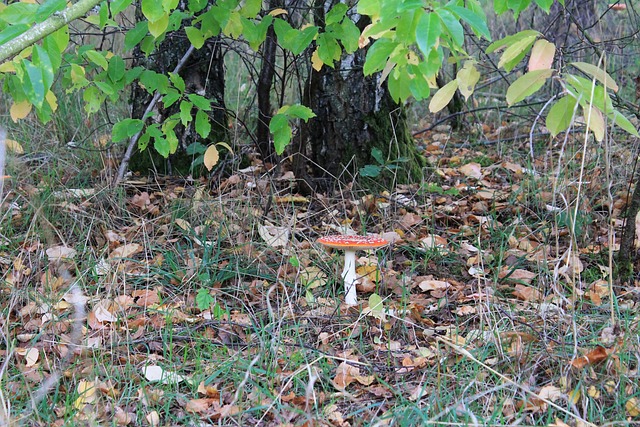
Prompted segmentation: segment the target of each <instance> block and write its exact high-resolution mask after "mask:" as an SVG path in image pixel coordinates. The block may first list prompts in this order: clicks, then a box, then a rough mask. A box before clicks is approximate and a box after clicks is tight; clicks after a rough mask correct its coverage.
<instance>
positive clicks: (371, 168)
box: [360, 165, 382, 178]
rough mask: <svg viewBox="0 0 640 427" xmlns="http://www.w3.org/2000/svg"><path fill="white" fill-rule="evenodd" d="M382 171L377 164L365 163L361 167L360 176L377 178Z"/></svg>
mask: <svg viewBox="0 0 640 427" xmlns="http://www.w3.org/2000/svg"><path fill="white" fill-rule="evenodd" d="M381 173H382V168H381V167H380V166H377V165H364V166H363V167H361V168H360V176H363V177H365V178H377V177H379V176H380V174H381Z"/></svg>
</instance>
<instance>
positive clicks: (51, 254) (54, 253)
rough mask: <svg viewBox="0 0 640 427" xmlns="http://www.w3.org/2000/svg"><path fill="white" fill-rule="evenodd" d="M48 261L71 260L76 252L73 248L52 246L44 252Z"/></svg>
mask: <svg viewBox="0 0 640 427" xmlns="http://www.w3.org/2000/svg"><path fill="white" fill-rule="evenodd" d="M46 253H47V257H48V258H49V261H61V260H65V259H73V257H75V256H76V254H77V251H76V250H75V249H73V248H70V247H67V246H63V245H59V246H52V247H50V248H49V249H47V250H46Z"/></svg>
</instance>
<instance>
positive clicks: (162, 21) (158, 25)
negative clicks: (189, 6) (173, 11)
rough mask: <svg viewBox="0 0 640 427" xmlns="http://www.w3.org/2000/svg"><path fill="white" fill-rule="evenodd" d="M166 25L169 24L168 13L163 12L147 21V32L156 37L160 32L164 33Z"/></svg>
mask: <svg viewBox="0 0 640 427" xmlns="http://www.w3.org/2000/svg"><path fill="white" fill-rule="evenodd" d="M168 26H169V14H168V13H165V14H164V15H162V16H161V17H160V18H159V19H157V20H156V21H153V22H152V21H149V33H151V35H152V36H153V37H154V38H156V39H157V38H158V37H160V36H161V35H162V34H164V32H165V30H166V29H167V27H168Z"/></svg>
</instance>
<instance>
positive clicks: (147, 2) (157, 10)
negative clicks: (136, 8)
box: [141, 0, 167, 22]
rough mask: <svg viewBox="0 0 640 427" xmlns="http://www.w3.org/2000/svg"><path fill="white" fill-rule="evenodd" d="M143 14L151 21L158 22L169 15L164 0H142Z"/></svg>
mask: <svg viewBox="0 0 640 427" xmlns="http://www.w3.org/2000/svg"><path fill="white" fill-rule="evenodd" d="M141 5H142V14H143V15H144V17H145V18H147V19H148V20H149V22H156V21H158V20H160V19H164V18H165V17H166V16H167V13H166V12H165V10H164V8H163V7H162V2H161V1H158V0H141Z"/></svg>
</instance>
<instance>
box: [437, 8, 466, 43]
mask: <svg viewBox="0 0 640 427" xmlns="http://www.w3.org/2000/svg"><path fill="white" fill-rule="evenodd" d="M435 13H436V14H437V15H438V17H439V18H440V20H441V21H442V26H443V27H444V31H445V32H446V33H447V34H448V35H449V37H450V38H451V41H452V42H453V43H454V47H456V48H460V47H462V45H463V43H464V28H462V25H461V24H460V22H459V21H458V19H457V18H456V17H455V16H453V14H452V13H450V12H449V11H448V10H446V9H439V10H437V11H436V12H435Z"/></svg>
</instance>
